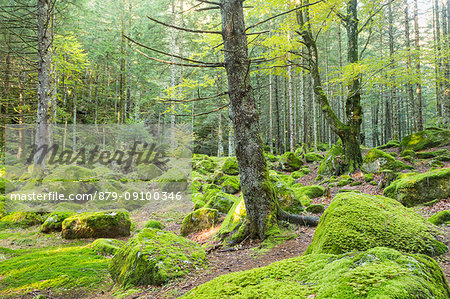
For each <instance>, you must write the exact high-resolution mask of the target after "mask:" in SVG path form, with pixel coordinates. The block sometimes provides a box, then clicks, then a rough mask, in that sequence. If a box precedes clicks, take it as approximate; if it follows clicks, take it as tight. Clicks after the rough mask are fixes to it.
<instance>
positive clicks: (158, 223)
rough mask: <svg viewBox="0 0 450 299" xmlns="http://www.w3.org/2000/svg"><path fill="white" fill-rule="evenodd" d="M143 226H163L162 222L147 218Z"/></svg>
mask: <svg viewBox="0 0 450 299" xmlns="http://www.w3.org/2000/svg"><path fill="white" fill-rule="evenodd" d="M145 227H147V228H157V229H163V228H164V224H162V223H161V222H159V221H158V220H149V221H147V223H146V224H145Z"/></svg>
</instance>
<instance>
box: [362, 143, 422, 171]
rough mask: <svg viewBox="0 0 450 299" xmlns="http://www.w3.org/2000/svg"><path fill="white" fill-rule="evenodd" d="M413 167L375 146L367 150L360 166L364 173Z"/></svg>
mask: <svg viewBox="0 0 450 299" xmlns="http://www.w3.org/2000/svg"><path fill="white" fill-rule="evenodd" d="M413 168H414V167H412V166H409V165H407V164H405V163H403V162H402V161H399V160H397V159H395V158H394V157H393V156H391V155H389V154H388V153H385V152H383V151H380V150H379V149H376V148H373V149H371V150H370V151H368V152H367V154H366V156H365V157H364V160H363V164H362V166H361V170H362V171H363V172H365V173H379V172H381V171H384V170H391V171H400V170H405V169H413Z"/></svg>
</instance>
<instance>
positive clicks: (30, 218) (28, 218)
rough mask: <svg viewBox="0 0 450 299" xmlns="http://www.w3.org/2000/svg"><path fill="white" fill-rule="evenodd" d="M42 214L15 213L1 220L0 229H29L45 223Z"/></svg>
mask: <svg viewBox="0 0 450 299" xmlns="http://www.w3.org/2000/svg"><path fill="white" fill-rule="evenodd" d="M43 214H44V213H41V212H27V211H24V212H14V213H11V214H9V215H6V216H5V217H3V218H2V219H0V228H14V227H22V228H24V227H28V226H33V225H39V224H42V223H43V222H44V219H45V217H43Z"/></svg>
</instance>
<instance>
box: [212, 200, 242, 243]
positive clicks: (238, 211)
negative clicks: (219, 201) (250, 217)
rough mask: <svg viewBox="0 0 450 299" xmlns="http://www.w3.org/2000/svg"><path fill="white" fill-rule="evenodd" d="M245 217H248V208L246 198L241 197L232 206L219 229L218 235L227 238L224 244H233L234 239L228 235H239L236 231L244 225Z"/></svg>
mask: <svg viewBox="0 0 450 299" xmlns="http://www.w3.org/2000/svg"><path fill="white" fill-rule="evenodd" d="M245 217H247V210H246V209H245V202H244V199H243V198H241V199H240V200H239V201H236V202H235V203H234V205H233V206H232V207H231V209H230V211H229V212H228V214H227V216H226V217H225V220H224V221H223V222H222V225H221V226H220V229H219V231H218V235H219V236H220V237H221V238H225V240H224V244H227V245H231V244H232V243H233V239H231V238H226V237H233V238H234V237H238V234H235V233H236V232H238V231H239V229H240V228H241V227H243V226H242V224H243V223H244V220H245Z"/></svg>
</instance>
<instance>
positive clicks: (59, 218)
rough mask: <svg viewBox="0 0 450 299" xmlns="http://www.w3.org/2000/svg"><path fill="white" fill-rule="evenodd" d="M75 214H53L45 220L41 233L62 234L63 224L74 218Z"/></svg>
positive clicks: (58, 212) (57, 212) (70, 212)
mask: <svg viewBox="0 0 450 299" xmlns="http://www.w3.org/2000/svg"><path fill="white" fill-rule="evenodd" d="M73 214H75V212H72V211H69V212H60V211H55V212H52V213H51V214H50V215H49V216H48V217H47V219H45V221H44V223H42V225H41V232H43V233H51V232H60V231H61V229H62V223H63V221H64V220H65V219H66V218H69V217H70V216H73Z"/></svg>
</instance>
